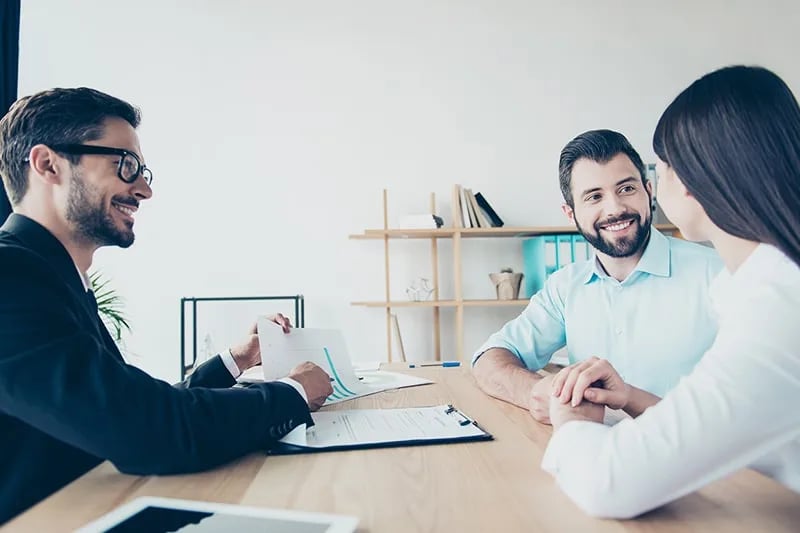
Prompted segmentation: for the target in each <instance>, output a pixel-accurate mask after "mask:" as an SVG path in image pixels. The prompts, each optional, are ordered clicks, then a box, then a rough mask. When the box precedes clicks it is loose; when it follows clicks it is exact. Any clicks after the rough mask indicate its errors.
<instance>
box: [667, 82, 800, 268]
mask: <svg viewBox="0 0 800 533" xmlns="http://www.w3.org/2000/svg"><path fill="white" fill-rule="evenodd" d="M653 149H654V150H655V152H656V155H657V156H658V157H659V159H661V160H662V161H664V162H665V163H666V164H667V165H669V166H670V167H671V168H672V169H673V170H674V171H675V173H676V174H677V176H678V178H680V180H681V182H682V183H683V184H684V186H685V187H686V189H687V190H688V191H689V192H690V193H691V194H692V196H694V198H695V199H696V200H697V201H698V202H699V203H700V205H701V206H702V207H703V209H704V210H705V212H706V214H707V215H708V218H710V219H711V221H712V222H713V223H714V224H715V225H716V226H717V227H719V228H720V229H721V230H723V231H725V232H726V233H729V234H731V235H735V236H736V237H741V238H742V239H747V240H750V241H756V242H763V243H767V244H771V245H773V246H775V247H777V248H778V249H780V250H781V251H782V252H783V253H784V254H786V255H787V256H789V257H790V258H791V259H792V260H793V261H794V262H795V263H796V264H797V265H800V106H799V105H798V103H797V99H796V98H795V97H794V95H793V94H792V91H791V89H789V87H788V86H787V85H786V83H785V82H784V81H783V80H782V79H781V78H779V77H778V76H777V75H776V74H774V73H773V72H770V71H769V70H767V69H765V68H761V67H747V66H733V67H726V68H722V69H719V70H716V71H714V72H711V73H709V74H706V75H705V76H703V77H702V78H700V79H698V80H697V81H695V82H694V83H692V84H691V85H690V86H689V87H687V88H686V89H684V90H683V92H681V93H680V94H679V95H678V96H677V97H676V98H675V100H674V101H673V102H672V103H671V104H670V105H669V107H667V109H666V110H665V111H664V114H663V115H661V118H660V119H659V121H658V126H656V131H655V133H654V134H653Z"/></svg>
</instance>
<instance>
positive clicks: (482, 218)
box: [469, 189, 492, 228]
mask: <svg viewBox="0 0 800 533" xmlns="http://www.w3.org/2000/svg"><path fill="white" fill-rule="evenodd" d="M469 201H470V205H471V206H472V211H473V212H474V213H475V218H476V219H477V221H478V227H479V228H491V227H492V223H491V222H490V221H489V217H487V216H486V213H484V212H483V210H482V209H481V208H480V206H479V205H478V201H477V200H476V199H475V195H474V194H472V189H469Z"/></svg>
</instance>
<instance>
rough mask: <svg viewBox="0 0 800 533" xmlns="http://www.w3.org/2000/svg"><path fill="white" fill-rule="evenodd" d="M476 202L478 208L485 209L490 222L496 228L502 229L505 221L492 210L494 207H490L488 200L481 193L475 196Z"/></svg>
mask: <svg viewBox="0 0 800 533" xmlns="http://www.w3.org/2000/svg"><path fill="white" fill-rule="evenodd" d="M475 201H476V202H477V203H478V206H479V207H480V208H481V209H483V211H484V212H485V213H486V216H487V217H488V218H489V222H491V224H492V226H494V227H495V228H502V227H503V219H501V218H500V217H499V216H498V215H497V212H496V211H495V210H494V209H492V206H491V205H489V202H488V201H486V198H484V196H483V195H482V194H481V193H476V194H475Z"/></svg>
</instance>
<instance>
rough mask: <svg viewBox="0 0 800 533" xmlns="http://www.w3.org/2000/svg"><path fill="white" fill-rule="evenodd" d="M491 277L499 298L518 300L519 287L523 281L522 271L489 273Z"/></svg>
mask: <svg viewBox="0 0 800 533" xmlns="http://www.w3.org/2000/svg"><path fill="white" fill-rule="evenodd" d="M489 279H491V280H492V283H494V286H495V289H497V299H498V300H516V299H518V298H519V287H520V284H521V283H522V273H521V272H500V273H494V274H489Z"/></svg>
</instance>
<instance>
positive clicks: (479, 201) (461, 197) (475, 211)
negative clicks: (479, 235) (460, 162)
mask: <svg viewBox="0 0 800 533" xmlns="http://www.w3.org/2000/svg"><path fill="white" fill-rule="evenodd" d="M453 205H454V206H455V208H456V209H455V211H456V213H455V217H456V220H454V221H453V222H454V223H453V225H454V226H459V225H460V227H462V228H499V227H502V226H503V220H502V219H501V218H500V217H499V216H498V215H497V212H495V210H494V209H492V206H491V205H489V202H487V201H486V198H484V196H483V195H482V194H481V193H473V192H472V189H470V188H467V187H462V186H461V185H458V184H456V185H454V186H453Z"/></svg>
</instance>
